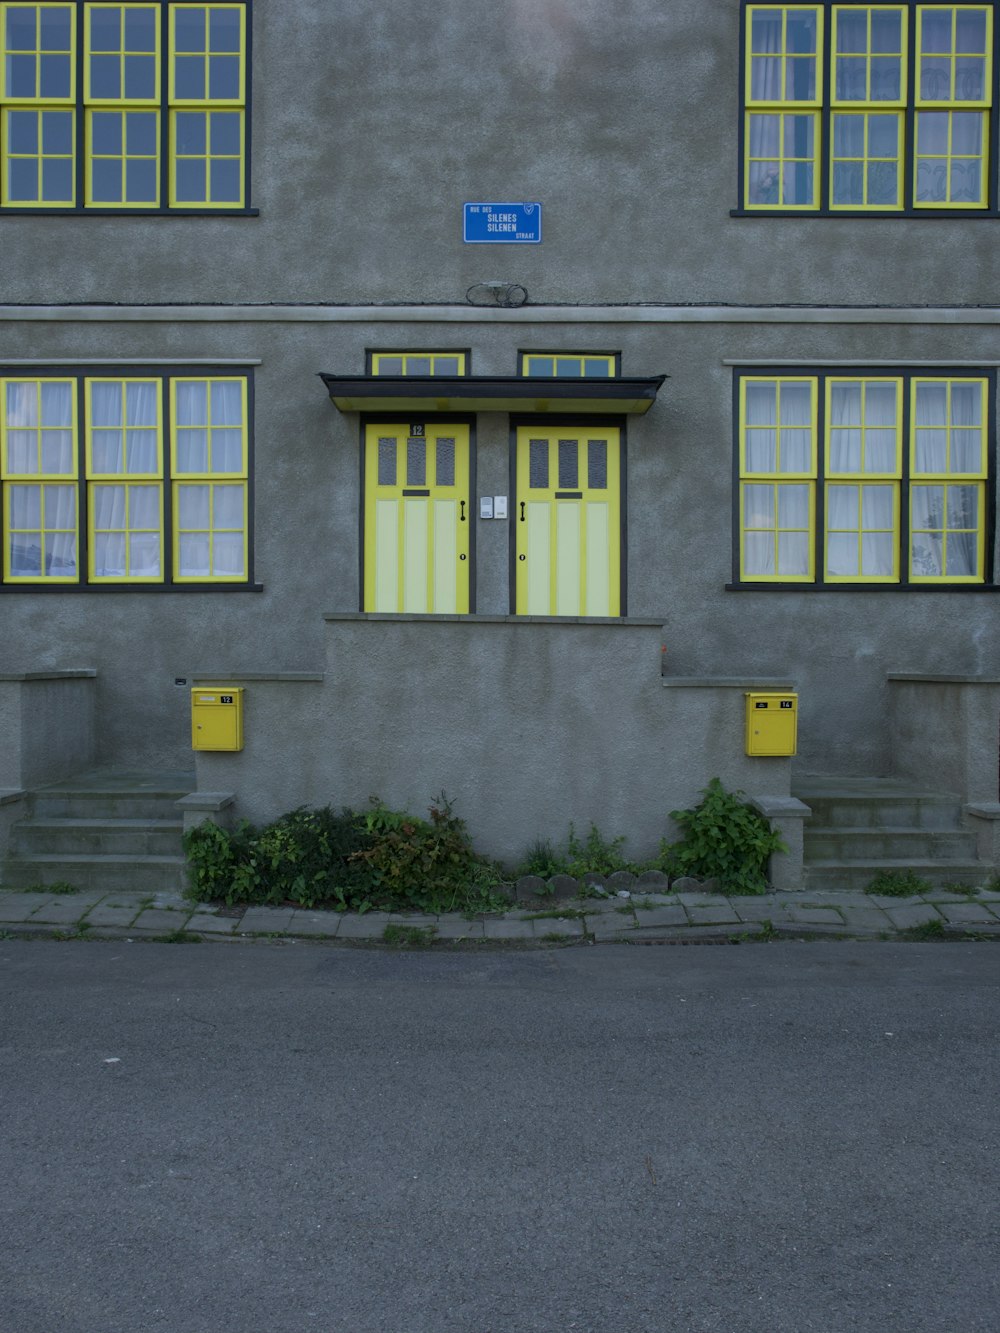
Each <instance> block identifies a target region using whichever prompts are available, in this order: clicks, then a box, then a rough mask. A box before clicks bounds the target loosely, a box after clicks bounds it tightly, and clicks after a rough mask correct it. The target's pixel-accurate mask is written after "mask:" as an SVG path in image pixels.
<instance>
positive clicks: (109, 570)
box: [94, 532, 126, 578]
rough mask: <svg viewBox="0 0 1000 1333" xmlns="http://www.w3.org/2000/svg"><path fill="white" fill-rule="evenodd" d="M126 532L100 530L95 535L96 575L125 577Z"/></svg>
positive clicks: (99, 576)
mask: <svg viewBox="0 0 1000 1333" xmlns="http://www.w3.org/2000/svg"><path fill="white" fill-rule="evenodd" d="M125 573H126V570H125V534H124V533H122V532H98V533H96V534H95V536H94V575H95V577H96V578H124V577H125Z"/></svg>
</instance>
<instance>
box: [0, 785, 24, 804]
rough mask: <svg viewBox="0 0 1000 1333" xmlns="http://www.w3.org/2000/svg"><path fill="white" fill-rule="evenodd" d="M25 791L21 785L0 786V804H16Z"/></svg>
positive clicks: (22, 798)
mask: <svg viewBox="0 0 1000 1333" xmlns="http://www.w3.org/2000/svg"><path fill="white" fill-rule="evenodd" d="M27 794H28V793H27V792H26V791H25V790H24V789H23V788H21V787H0V805H16V804H17V802H18V801H23V800H24V798H25V796H27Z"/></svg>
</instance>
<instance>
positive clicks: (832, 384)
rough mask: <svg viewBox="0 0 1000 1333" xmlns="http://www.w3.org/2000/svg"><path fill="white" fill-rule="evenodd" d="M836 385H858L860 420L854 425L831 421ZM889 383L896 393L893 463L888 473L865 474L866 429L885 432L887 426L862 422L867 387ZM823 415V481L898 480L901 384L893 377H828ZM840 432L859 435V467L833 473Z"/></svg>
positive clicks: (901, 419) (901, 411)
mask: <svg viewBox="0 0 1000 1333" xmlns="http://www.w3.org/2000/svg"><path fill="white" fill-rule="evenodd" d="M838 384H859V385H860V386H861V421H860V422H859V423H858V424H857V425H854V424H853V423H851V424H850V425H847V426H838V425H836V424H834V421H833V391H834V389H835V388H836V386H837V385H838ZM873 384H874V385H882V384H891V385H892V386H893V388H894V389H895V391H896V421H895V427H894V429H895V431H896V448H895V458H896V461H895V463H894V465H893V467H892V469H891V470H890V471H888V472H885V471H881V472H867V471H865V466H864V465H865V453H866V437H867V434H868V431H869V430H880V431H882V430H888V429H889V427H888V426H875V425H869V424H868V423H867V422H866V420H865V407H866V403H867V397H868V387H869V385H873ZM825 409H826V411H825V415H826V432H825V434H826V447H825V452H824V457H825V460H826V480H827V481H829V482H833V483H834V484H835V483H836V482H840V481H846V482H850V481H861V482H865V481H898V480H899V478H900V477H901V476H902V475H903V381H902V379H901V378H900V377H898V376H896V375H830V376H828V377H827V381H826V397H825ZM840 430H857V431H859V432H860V434H861V467H860V468H859V469H858V470H857V471H852V472H835V471H834V470H833V440H834V434H835V432H837V431H840Z"/></svg>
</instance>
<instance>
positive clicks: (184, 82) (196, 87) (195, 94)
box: [174, 56, 205, 102]
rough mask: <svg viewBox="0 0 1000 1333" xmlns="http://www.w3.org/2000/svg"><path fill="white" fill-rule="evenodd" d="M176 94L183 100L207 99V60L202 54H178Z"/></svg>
mask: <svg viewBox="0 0 1000 1333" xmlns="http://www.w3.org/2000/svg"><path fill="white" fill-rule="evenodd" d="M174 95H175V96H176V97H177V98H179V99H180V100H182V101H193V102H203V101H204V100H205V60H204V57H202V56H177V57H176V59H175V60H174Z"/></svg>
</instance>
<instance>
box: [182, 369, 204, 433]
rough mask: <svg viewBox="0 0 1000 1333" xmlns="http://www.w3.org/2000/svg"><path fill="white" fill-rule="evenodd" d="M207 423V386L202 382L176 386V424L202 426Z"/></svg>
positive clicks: (196, 381)
mask: <svg viewBox="0 0 1000 1333" xmlns="http://www.w3.org/2000/svg"><path fill="white" fill-rule="evenodd" d="M207 423H208V385H207V383H205V381H203V380H195V381H185V382H182V383H180V384H178V385H177V424H178V425H179V426H204V425H206V424H207Z"/></svg>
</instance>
